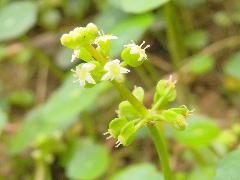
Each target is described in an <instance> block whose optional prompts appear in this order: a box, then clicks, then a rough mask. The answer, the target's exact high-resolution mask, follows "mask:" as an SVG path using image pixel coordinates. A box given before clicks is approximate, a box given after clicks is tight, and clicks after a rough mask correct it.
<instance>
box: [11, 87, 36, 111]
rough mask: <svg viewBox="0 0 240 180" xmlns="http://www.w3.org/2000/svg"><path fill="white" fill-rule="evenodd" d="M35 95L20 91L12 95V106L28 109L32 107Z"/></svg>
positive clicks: (27, 91)
mask: <svg viewBox="0 0 240 180" xmlns="http://www.w3.org/2000/svg"><path fill="white" fill-rule="evenodd" d="M33 100H34V94H33V93H32V92H31V91H29V90H19V91H15V92H13V93H11V94H10V96H9V102H10V103H11V104H12V105H15V106H20V107H28V106H30V105H32V103H33Z"/></svg>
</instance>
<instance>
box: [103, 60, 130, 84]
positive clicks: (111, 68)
mask: <svg viewBox="0 0 240 180" xmlns="http://www.w3.org/2000/svg"><path fill="white" fill-rule="evenodd" d="M104 70H105V71H107V73H106V74H104V75H103V77H102V79H101V80H103V81H106V80H113V79H115V80H116V81H122V80H123V74H126V73H129V72H130V70H129V69H127V68H124V67H123V66H122V65H121V64H120V60H118V59H115V60H112V61H109V62H107V63H106V64H105V65H104Z"/></svg>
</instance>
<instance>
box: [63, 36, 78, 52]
mask: <svg viewBox="0 0 240 180" xmlns="http://www.w3.org/2000/svg"><path fill="white" fill-rule="evenodd" d="M60 41H61V44H62V45H63V46H66V47H68V48H70V49H74V47H75V46H74V44H73V38H72V36H71V35H69V34H63V35H62V37H61V39H60Z"/></svg>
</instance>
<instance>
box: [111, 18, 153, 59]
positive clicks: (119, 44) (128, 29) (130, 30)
mask: <svg viewBox="0 0 240 180" xmlns="http://www.w3.org/2000/svg"><path fill="white" fill-rule="evenodd" d="M153 22H154V18H153V15H152V14H143V15H136V16H132V17H129V18H127V19H126V20H124V21H122V22H121V23H119V24H118V25H116V26H115V27H113V28H112V29H111V30H110V33H112V34H114V35H116V36H118V40H117V41H113V43H112V44H113V47H112V52H111V54H112V55H113V56H117V55H118V54H119V53H120V52H121V50H122V48H123V45H124V44H129V43H130V40H133V41H139V39H140V38H141V37H142V36H143V34H144V32H145V31H146V30H147V29H148V28H149V27H150V26H151V25H152V24H153Z"/></svg>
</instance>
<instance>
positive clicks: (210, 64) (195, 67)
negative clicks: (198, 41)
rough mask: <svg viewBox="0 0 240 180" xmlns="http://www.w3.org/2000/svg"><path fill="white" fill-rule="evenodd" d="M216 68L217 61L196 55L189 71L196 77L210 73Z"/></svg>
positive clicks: (189, 65) (189, 66)
mask: <svg viewBox="0 0 240 180" xmlns="http://www.w3.org/2000/svg"><path fill="white" fill-rule="evenodd" d="M214 66H215V60H214V59H213V58H212V57H210V56H206V55H196V56H194V57H193V58H192V60H191V61H190V62H189V63H188V70H189V72H190V73H192V74H194V75H203V74H206V73H208V72H210V71H211V70H212V69H213V68H214Z"/></svg>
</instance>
